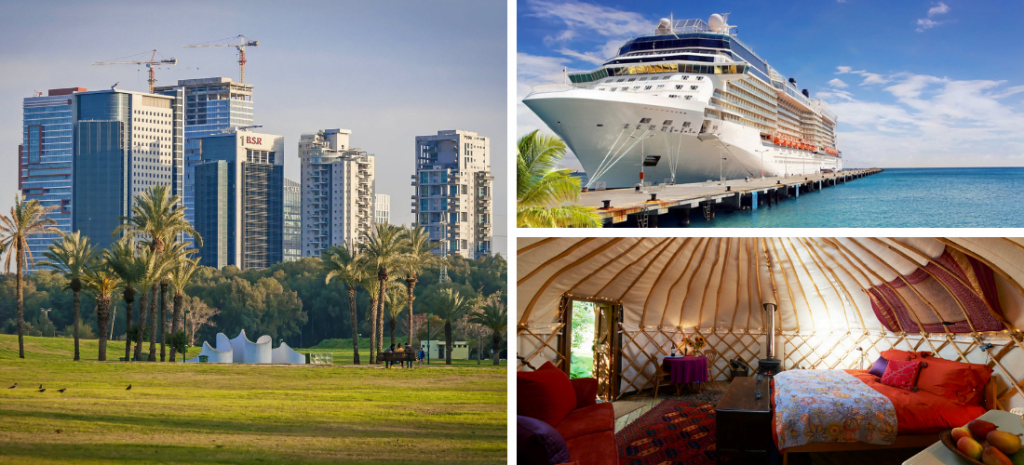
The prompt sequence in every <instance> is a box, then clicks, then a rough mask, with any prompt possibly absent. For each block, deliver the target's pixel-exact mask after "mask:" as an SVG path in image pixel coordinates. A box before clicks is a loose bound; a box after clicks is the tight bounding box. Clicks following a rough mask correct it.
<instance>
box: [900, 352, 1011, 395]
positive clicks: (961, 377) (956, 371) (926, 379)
mask: <svg viewBox="0 0 1024 465" xmlns="http://www.w3.org/2000/svg"><path fill="white" fill-rule="evenodd" d="M925 360H927V361H928V365H927V366H925V367H922V368H921V373H920V374H919V375H918V378H917V387H918V388H919V389H921V390H922V391H925V392H930V393H932V394H935V395H937V396H942V397H945V398H947V399H950V400H955V401H958V402H961V403H973V404H978V405H980V403H981V400H982V397H983V396H982V394H983V391H984V389H985V384H986V383H988V379H989V378H990V377H991V376H992V368H990V367H989V366H988V365H982V364H975V363H962V362H954V361H952V360H946V359H942V358H936V357H928V358H926V359H925Z"/></svg>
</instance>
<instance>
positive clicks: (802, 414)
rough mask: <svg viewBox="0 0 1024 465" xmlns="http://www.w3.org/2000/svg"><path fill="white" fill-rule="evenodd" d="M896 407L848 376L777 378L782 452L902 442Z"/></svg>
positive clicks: (806, 373) (819, 373)
mask: <svg viewBox="0 0 1024 465" xmlns="http://www.w3.org/2000/svg"><path fill="white" fill-rule="evenodd" d="M897 428H898V423H897V422H896V409H895V408H893V405H892V402H891V401H890V400H889V399H888V398H887V397H885V396H884V395H882V394H881V393H879V392H878V391H876V390H874V389H872V388H871V387H870V386H868V385H867V384H864V383H863V382H862V381H860V380H859V379H857V378H855V377H854V376H853V375H851V374H849V373H847V372H845V371H843V370H789V371H783V372H782V373H779V374H778V375H776V376H775V433H776V434H777V435H778V440H779V448H780V449H785V448H788V447H795V446H802V445H804V444H808V443H812V442H857V441H860V442H866V443H869V444H892V443H893V442H895V441H896V430H897Z"/></svg>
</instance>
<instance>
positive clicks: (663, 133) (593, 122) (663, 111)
mask: <svg viewBox="0 0 1024 465" xmlns="http://www.w3.org/2000/svg"><path fill="white" fill-rule="evenodd" d="M523 103H524V104H526V106H527V107H529V108H530V110H532V111H533V112H534V113H535V114H537V116H538V117H540V119H541V120H543V121H544V122H545V123H546V124H547V125H548V127H549V128H551V130H552V131H554V132H555V134H557V135H558V136H559V137H561V138H562V140H564V141H565V143H566V145H567V146H568V147H569V148H570V149H571V150H572V151H573V153H574V154H575V155H576V158H577V159H579V161H580V163H581V164H582V165H583V169H584V171H586V173H587V175H588V177H589V180H588V183H589V185H590V187H595V185H596V184H597V183H598V182H604V183H605V185H606V187H608V188H621V187H632V186H635V185H636V184H637V183H638V182H640V178H641V174H640V173H641V170H642V171H643V181H644V182H648V183H651V184H660V183H663V182H666V183H671V182H674V183H677V184H678V183H688V182H701V181H707V180H717V179H719V177H725V178H726V179H738V178H746V177H760V176H762V175H763V176H779V175H783V174H790V175H794V174H814V173H820V172H821V171H822V170H825V169H830V170H839V169H842V159H841V158H839V157H835V156H831V155H826V154H822V153H815V152H811V151H807V150H798V149H793V148H784V147H780V146H777V145H774V144H770V143H765V142H763V141H762V139H761V134H760V132H759V131H758V130H757V129H754V128H750V127H747V126H743V125H741V124H737V123H733V122H731V121H723V120H719V119H711V118H706V117H705V114H704V108H705V106H706V103H704V102H701V101H696V100H690V101H687V100H682V99H668V98H665V97H660V96H652V95H643V94H635V93H621V94H613V93H610V92H602V91H595V90H590V89H581V88H568V89H566V90H561V91H553V92H536V93H531V94H530V95H528V96H527V97H526V98H525V99H524V100H523ZM646 119H650V121H649V122H647V123H643V124H641V121H642V120H646ZM684 123H689V124H684ZM702 128H703V132H702ZM616 160H617V161H616ZM645 160H646V161H647V162H646V163H644V161H645ZM641 165H646V166H641Z"/></svg>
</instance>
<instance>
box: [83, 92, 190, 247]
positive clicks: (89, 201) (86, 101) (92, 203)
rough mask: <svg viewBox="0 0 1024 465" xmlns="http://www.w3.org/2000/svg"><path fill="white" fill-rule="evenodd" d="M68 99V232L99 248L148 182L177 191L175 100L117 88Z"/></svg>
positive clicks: (179, 141)
mask: <svg viewBox="0 0 1024 465" xmlns="http://www.w3.org/2000/svg"><path fill="white" fill-rule="evenodd" d="M72 97H73V99H72V105H73V108H72V128H73V131H74V135H73V138H72V158H73V161H72V163H73V165H72V166H73V173H74V174H73V176H72V197H71V204H72V205H73V208H72V212H71V218H72V220H71V230H73V231H81V232H82V235H84V236H87V237H89V238H90V239H92V241H93V243H95V244H96V247H97V249H100V250H102V249H104V248H106V247H107V246H109V245H110V243H111V242H112V241H113V239H112V238H111V232H113V230H114V228H116V227H117V226H118V225H119V224H121V222H120V220H119V219H120V218H121V217H123V216H129V214H130V212H131V207H132V205H133V203H134V196H136V195H138V194H141V193H143V192H144V191H145V190H146V189H147V188H149V187H151V186H154V185H166V186H169V187H170V188H171V189H170V191H171V194H181V174H182V155H183V152H184V125H183V120H182V114H181V100H180V96H171V95H158V94H148V93H144V92H132V91H125V90H118V89H111V90H101V91H92V92H76V93H74V94H72Z"/></svg>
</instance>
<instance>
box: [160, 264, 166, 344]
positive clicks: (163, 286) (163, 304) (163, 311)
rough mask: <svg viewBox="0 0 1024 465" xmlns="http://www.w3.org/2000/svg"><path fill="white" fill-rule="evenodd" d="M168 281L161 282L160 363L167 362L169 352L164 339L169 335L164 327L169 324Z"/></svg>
mask: <svg viewBox="0 0 1024 465" xmlns="http://www.w3.org/2000/svg"><path fill="white" fill-rule="evenodd" d="M166 315H167V281H161V282H160V361H161V362H165V361H167V350H166V348H165V346H164V337H165V336H166V334H165V333H167V331H166V330H164V325H165V324H166V323H167V318H166Z"/></svg>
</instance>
